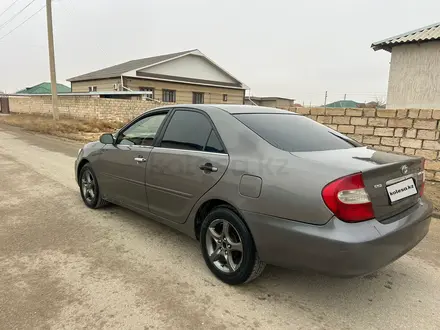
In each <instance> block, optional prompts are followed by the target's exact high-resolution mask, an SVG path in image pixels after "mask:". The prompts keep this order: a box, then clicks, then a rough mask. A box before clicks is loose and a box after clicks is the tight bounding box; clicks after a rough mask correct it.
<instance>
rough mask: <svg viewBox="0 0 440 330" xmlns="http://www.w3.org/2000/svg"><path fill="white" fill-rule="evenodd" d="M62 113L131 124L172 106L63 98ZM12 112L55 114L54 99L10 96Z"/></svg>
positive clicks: (95, 98)
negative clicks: (144, 115) (140, 117)
mask: <svg viewBox="0 0 440 330" xmlns="http://www.w3.org/2000/svg"><path fill="white" fill-rule="evenodd" d="M58 100H59V112H60V114H61V115H66V116H70V117H74V118H88V119H90V118H93V119H101V120H108V121H124V122H125V121H127V120H129V119H132V118H134V117H136V116H138V115H140V114H141V113H143V112H145V111H148V110H151V109H153V108H157V107H159V106H163V105H167V104H171V103H157V102H154V101H144V100H118V99H109V98H98V97H92V96H60V97H59V98H58ZM9 105H10V110H11V112H16V113H42V114H48V115H49V114H51V113H52V99H51V97H50V96H49V95H48V96H13V97H9Z"/></svg>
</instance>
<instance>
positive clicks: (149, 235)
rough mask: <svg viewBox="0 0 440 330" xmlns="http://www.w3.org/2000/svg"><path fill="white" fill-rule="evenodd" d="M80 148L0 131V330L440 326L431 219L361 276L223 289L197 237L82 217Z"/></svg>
mask: <svg viewBox="0 0 440 330" xmlns="http://www.w3.org/2000/svg"><path fill="white" fill-rule="evenodd" d="M78 148H79V145H78V144H75V143H71V142H68V141H63V140H58V139H55V138H49V137H44V136H39V135H33V134H29V133H25V132H23V131H21V130H19V129H13V128H9V127H6V126H0V329H37V328H55V329H83V328H93V329H96V328H97V329H100V328H103V329H233V328H234V329H307V330H311V329H363V330H364V329H423V330H428V329H439V324H440V221H439V220H434V221H433V224H432V227H431V232H430V234H429V236H428V237H427V238H426V239H425V240H424V241H423V242H422V243H421V244H420V245H419V246H418V247H417V248H415V249H414V250H413V251H411V252H410V253H409V254H408V255H407V256H404V257H403V258H401V259H400V260H398V261H397V262H395V263H393V264H392V265H390V266H388V267H386V268H385V269H383V270H381V271H379V272H377V273H375V274H372V275H369V276H365V277H362V278H354V279H336V278H329V277H325V276H321V275H316V274H310V273H305V272H300V271H290V270H284V269H281V268H276V267H267V269H266V271H265V272H264V274H263V276H262V277H261V278H260V279H258V280H257V281H255V282H252V283H251V284H248V285H245V286H240V287H230V286H227V285H225V284H222V283H220V282H219V281H218V280H216V279H215V278H214V277H213V276H212V275H211V274H210V272H209V270H208V269H207V268H206V266H205V265H204V262H203V259H202V256H201V253H200V250H199V246H198V243H197V242H196V241H193V240H191V239H190V238H187V237H185V236H184V235H182V234H180V233H177V232H175V231H173V230H172V229H169V228H167V227H165V226H163V225H160V224H157V223H155V222H153V221H150V220H148V219H145V218H142V217H140V216H138V215H136V214H134V213H132V212H130V211H127V210H124V209H122V208H120V207H116V206H111V207H108V208H105V209H102V210H99V211H93V210H89V209H87V208H86V207H85V206H84V205H83V203H82V201H81V199H80V196H79V193H78V187H77V185H76V183H75V182H74V173H73V162H74V159H75V157H76V153H77V150H78ZM298 253H301V251H298Z"/></svg>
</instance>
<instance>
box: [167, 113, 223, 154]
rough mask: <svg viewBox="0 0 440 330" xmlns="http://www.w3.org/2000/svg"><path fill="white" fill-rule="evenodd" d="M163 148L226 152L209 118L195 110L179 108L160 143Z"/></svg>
mask: <svg viewBox="0 0 440 330" xmlns="http://www.w3.org/2000/svg"><path fill="white" fill-rule="evenodd" d="M160 146H161V147H162V148H173V149H185V150H198V151H209V152H224V150H223V147H222V146H221V143H220V141H219V139H218V137H217V135H216V134H215V132H214V130H213V129H212V126H211V123H210V122H209V120H208V118H206V117H205V116H204V115H203V114H201V113H199V112H195V111H182V110H178V111H176V112H175V113H174V115H173V117H172V118H171V120H170V123H169V124H168V127H167V129H166V131H165V134H164V136H163V138H162V141H161V143H160Z"/></svg>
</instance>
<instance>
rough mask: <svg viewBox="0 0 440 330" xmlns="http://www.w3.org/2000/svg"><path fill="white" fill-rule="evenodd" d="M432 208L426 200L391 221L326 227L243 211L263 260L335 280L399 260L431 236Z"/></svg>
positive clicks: (332, 223)
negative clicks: (327, 276)
mask: <svg viewBox="0 0 440 330" xmlns="http://www.w3.org/2000/svg"><path fill="white" fill-rule="evenodd" d="M431 213H432V204H431V202H429V201H428V200H427V199H425V198H422V199H420V200H419V202H418V203H417V204H416V205H414V206H413V207H411V208H410V209H408V210H406V211H404V212H402V213H400V214H399V215H397V216H395V217H393V218H390V219H387V221H385V222H378V221H377V220H368V221H363V222H359V223H346V222H343V221H341V220H339V219H337V218H335V217H333V218H332V219H331V220H330V221H329V222H328V223H327V224H325V225H322V226H316V225H310V224H305V223H300V222H296V221H291V220H286V219H280V218H275V217H270V216H267V215H263V214H257V213H251V212H243V215H244V217H245V219H246V222H247V224H248V226H249V228H250V230H251V232H252V235H253V237H254V241H255V244H256V248H257V251H258V253H259V255H260V258H261V259H262V260H263V261H265V262H267V263H269V264H272V265H277V266H281V267H287V268H308V269H313V270H315V271H318V272H322V273H326V274H330V275H335V276H358V275H364V274H368V273H371V272H373V271H376V270H377V269H379V268H381V267H384V266H386V265H388V264H390V263H391V262H393V261H394V260H396V259H398V258H399V257H401V256H402V255H404V254H405V253H406V252H408V251H409V250H411V249H412V248H413V247H414V246H416V245H417V244H418V243H419V242H420V241H421V240H422V239H423V238H424V237H425V235H426V234H427V233H428V231H429V225H430V223H431Z"/></svg>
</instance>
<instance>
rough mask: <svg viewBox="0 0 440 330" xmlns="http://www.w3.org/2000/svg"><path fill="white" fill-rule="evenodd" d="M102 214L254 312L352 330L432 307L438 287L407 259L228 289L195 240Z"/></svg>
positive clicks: (284, 272) (272, 275) (276, 272)
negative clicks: (156, 242) (273, 311)
mask: <svg viewBox="0 0 440 330" xmlns="http://www.w3.org/2000/svg"><path fill="white" fill-rule="evenodd" d="M104 212H109V213H110V214H111V215H112V218H113V217H116V218H117V221H120V222H121V223H125V224H127V225H128V226H130V227H134V228H133V229H134V230H135V231H136V232H138V233H145V235H151V234H153V235H157V236H160V237H162V238H163V239H164V240H166V241H167V242H169V245H168V246H167V249H169V251H168V255H170V257H171V258H172V259H170V262H178V263H181V264H184V265H187V267H188V268H187V270H188V271H193V272H194V273H195V274H197V275H198V276H194V279H193V281H194V282H193V283H191V284H192V285H196V286H208V287H210V288H211V289H210V291H211V292H212V294H213V296H215V295H216V294H221V295H226V296H236V297H243V298H246V300H249V301H252V304H255V306H259V305H262V304H263V305H264V304H270V305H276V306H275V307H277V306H279V307H280V308H292V309H295V310H300V312H301V311H303V312H305V313H307V315H309V316H310V317H311V318H312V319H313V320H315V321H316V322H321V321H322V320H324V319H326V316H328V315H329V314H331V315H332V317H336V316H338V317H341V318H342V319H343V320H345V321H344V322H348V323H347V324H346V327H350V320H351V319H352V318H353V317H354V315H356V316H355V318H356V319H359V318H362V319H364V318H365V320H371V319H372V320H374V319H375V314H376V313H377V312H378V311H380V310H381V311H382V312H383V311H386V310H390V312H392V310H394V309H396V308H398V309H399V313H411V308H412V307H411V306H415V305H418V308H421V307H422V308H423V306H421V305H420V304H428V303H429V301H430V300H431V301H432V299H433V298H432V297H423V296H422V291H423V290H422V287H427V286H428V287H429V286H435V278H430V277H428V276H426V274H427V269H424V267H420V260H419V259H418V258H417V257H414V256H404V257H402V258H401V259H399V260H397V261H396V262H394V263H392V264H391V265H389V266H387V267H385V268H383V269H381V270H378V271H377V272H375V273H372V274H369V275H366V276H362V277H354V278H335V277H329V276H326V275H321V274H317V273H314V272H311V271H303V270H288V269H283V268H280V267H275V266H270V265H268V266H267V267H266V269H265V271H264V272H263V274H262V276H261V277H260V278H258V279H257V280H255V281H253V282H251V283H248V284H245V285H241V286H234V287H232V286H228V285H226V284H224V283H222V282H220V281H219V280H217V279H216V278H215V277H214V276H213V275H212V274H211V273H210V272H209V270H208V269H207V267H206V266H205V264H204V261H203V258H202V255H201V252H200V246H199V243H198V242H197V241H195V240H193V239H192V238H190V237H187V236H186V235H184V234H182V233H180V232H178V231H177V230H174V229H172V228H169V227H167V226H165V225H162V224H160V223H157V222H155V221H153V220H150V219H147V218H144V217H142V216H140V215H138V214H135V213H133V212H131V211H129V210H126V209H123V208H120V207H117V206H109V207H107V208H105V211H104ZM422 243H423V242H422ZM153 248H154V247H153ZM196 281H199V283H195V282H196ZM425 298H426V299H425ZM237 313H239V311H237ZM382 317H384V316H382ZM353 320H354V319H353ZM341 322H342V321H341ZM384 322H386V318H385V319H384ZM341 325H342V323H341Z"/></svg>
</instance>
